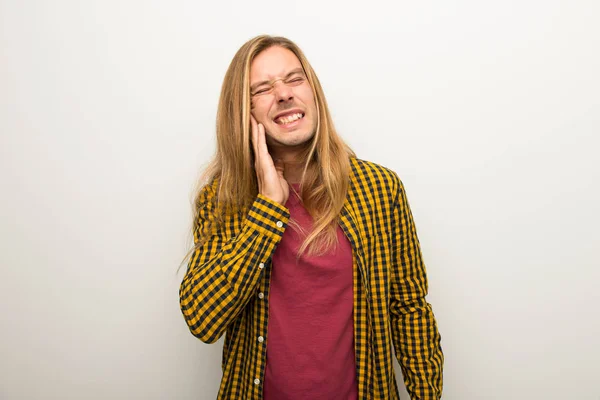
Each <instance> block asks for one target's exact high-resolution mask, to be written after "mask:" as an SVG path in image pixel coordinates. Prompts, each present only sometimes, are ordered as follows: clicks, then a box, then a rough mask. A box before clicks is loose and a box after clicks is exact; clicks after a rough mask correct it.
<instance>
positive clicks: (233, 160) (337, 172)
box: [194, 35, 354, 255]
mask: <svg viewBox="0 0 600 400" xmlns="http://www.w3.org/2000/svg"><path fill="white" fill-rule="evenodd" d="M272 46H280V47H283V48H286V49H288V50H290V51H292V52H293V53H294V54H295V55H296V57H298V60H299V61H300V63H301V65H302V68H303V69H304V73H305V74H306V77H307V81H308V82H309V84H310V86H311V88H312V91H313V95H314V99H315V103H316V108H317V128H316V132H315V135H314V136H313V138H312V139H311V140H312V143H311V145H310V146H308V148H307V150H306V152H305V154H303V159H305V160H306V163H305V165H304V170H303V174H302V179H301V182H300V188H301V191H300V196H301V198H302V202H303V205H304V207H305V208H306V210H307V211H308V213H309V214H310V215H311V216H312V218H313V229H312V231H311V232H306V235H305V239H304V242H303V244H302V246H301V247H300V250H299V253H300V254H302V253H304V252H305V251H307V252H308V254H311V255H317V254H323V253H324V252H326V251H328V250H330V249H332V248H334V247H335V245H336V244H337V235H336V227H337V218H338V215H339V213H340V211H341V209H342V207H343V205H344V201H345V198H346V193H347V190H348V179H349V169H350V157H353V156H354V152H353V151H352V150H351V149H350V148H349V147H348V146H347V145H346V144H345V143H344V142H343V140H342V139H341V138H340V137H339V135H338V134H337V132H336V130H335V128H334V125H333V122H332V119H331V114H330V112H329V108H328V107H327V101H326V100H325V95H324V93H323V88H322V87H321V84H320V82H319V79H318V78H317V75H316V74H315V72H314V70H313V68H312V67H311V65H310V63H309V62H308V60H307V59H306V57H305V56H304V53H303V52H302V50H300V48H299V47H298V46H297V45H296V44H295V43H293V42H292V41H290V40H289V39H286V38H284V37H273V36H267V35H262V36H257V37H255V38H253V39H251V40H249V41H248V42H246V43H245V44H244V45H243V46H242V47H241V48H240V49H239V50H238V51H237V53H236V54H235V56H234V57H233V60H232V61H231V64H230V65H229V68H228V69H227V73H226V74H225V78H224V80H223V86H222V88H221V96H220V99H219V105H218V111H217V126H216V128H217V150H216V154H215V156H214V158H213V159H212V161H211V162H210V164H209V165H208V167H207V168H206V170H205V172H204V174H203V175H202V178H201V180H200V183H199V185H198V190H197V192H196V194H195V197H194V204H195V212H196V213H195V215H197V213H198V211H199V210H200V208H201V207H203V204H200V202H201V199H200V197H201V193H202V185H204V184H211V183H214V182H215V180H217V181H218V190H217V196H216V199H215V201H216V204H218V206H217V207H214V208H213V210H215V212H216V213H217V214H218V215H215V218H213V219H212V221H213V223H215V224H219V223H221V222H222V221H223V218H224V217H225V214H226V213H228V212H231V211H232V209H235V210H243V209H247V208H248V207H250V206H251V205H252V203H253V202H254V200H255V199H256V196H257V194H258V182H257V178H256V172H255V169H254V154H253V151H252V145H251V141H250V135H251V127H250V108H251V103H250V66H251V64H252V61H253V60H254V58H255V57H256V56H257V55H258V54H259V53H261V52H262V51H264V50H266V49H268V48H270V47H272ZM292 224H293V221H292ZM204 228H205V229H203V233H204V234H206V233H207V232H211V231H214V230H213V229H214V227H204ZM199 236H202V235H201V234H199ZM203 239H207V238H203V237H200V239H199V240H197V242H196V246H195V247H196V248H198V247H199V246H201V245H202V243H203V242H204V240H203Z"/></svg>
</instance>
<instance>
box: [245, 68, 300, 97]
mask: <svg viewBox="0 0 600 400" xmlns="http://www.w3.org/2000/svg"><path fill="white" fill-rule="evenodd" d="M300 72H301V73H304V69H303V68H302V67H298V68H295V69H293V70H291V71H290V72H288V74H287V75H286V76H285V77H284V78H283V80H286V79H287V78H289V77H290V76H292V75H294V74H297V73H300ZM276 80H277V79H271V80H266V81H260V82H257V83H255V84H253V85H251V86H250V91H251V92H254V91H255V90H256V88H257V87H259V86H262V85H266V84H269V83H272V82H274V81H276Z"/></svg>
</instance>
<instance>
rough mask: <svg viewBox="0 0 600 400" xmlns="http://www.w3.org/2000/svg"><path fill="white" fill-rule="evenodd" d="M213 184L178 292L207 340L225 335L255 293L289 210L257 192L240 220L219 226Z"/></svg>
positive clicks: (203, 200)
mask: <svg viewBox="0 0 600 400" xmlns="http://www.w3.org/2000/svg"><path fill="white" fill-rule="evenodd" d="M214 196H215V194H214V188H212V187H211V186H209V185H207V186H206V187H205V188H204V189H203V192H202V193H201V195H200V197H199V204H200V207H199V212H198V216H197V218H198V219H197V223H196V228H195V230H194V241H195V243H196V244H198V243H200V245H199V246H196V249H195V251H194V253H193V255H192V256H191V258H190V261H189V263H188V270H187V272H186V274H185V276H184V278H183V281H182V282H181V286H180V290H179V299H180V307H181V311H182V313H183V316H184V318H185V320H186V322H187V324H188V326H189V328H190V331H191V332H192V334H193V335H194V336H196V337H197V338H199V339H200V340H202V341H203V342H206V343H213V342H215V341H216V340H218V339H219V337H221V335H222V334H223V333H224V332H225V331H226V330H227V327H228V326H229V325H230V324H231V323H232V322H233V321H234V320H235V318H236V317H237V316H238V314H239V313H240V311H242V309H243V308H244V307H245V306H246V304H247V303H248V301H249V300H250V298H251V297H252V294H253V293H254V292H255V291H256V288H257V286H258V283H259V282H260V279H261V276H262V274H263V273H264V267H265V265H266V264H267V263H269V262H270V259H271V256H272V254H273V252H274V251H275V248H276V247H277V244H278V243H279V242H280V241H281V238H282V235H283V232H284V231H285V228H286V226H287V223H288V221H289V211H288V210H287V208H285V207H284V206H282V205H281V204H279V203H277V202H274V201H273V200H271V199H269V198H268V197H265V196H262V195H260V194H259V195H258V196H257V198H256V200H255V201H254V203H253V204H252V205H251V207H250V208H249V209H248V212H247V214H246V216H245V218H243V220H242V221H240V222H236V221H235V218H233V217H232V218H231V219H230V220H228V219H227V218H226V220H225V221H222V223H220V224H219V225H218V228H216V224H214V223H213V222H214V219H215V210H214V205H213V199H214Z"/></svg>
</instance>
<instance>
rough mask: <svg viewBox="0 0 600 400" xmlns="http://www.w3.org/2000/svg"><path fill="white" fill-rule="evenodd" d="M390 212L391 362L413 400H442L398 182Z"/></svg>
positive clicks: (422, 283) (421, 277)
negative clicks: (393, 356) (395, 362)
mask: <svg viewBox="0 0 600 400" xmlns="http://www.w3.org/2000/svg"><path fill="white" fill-rule="evenodd" d="M397 184H398V190H397V194H396V200H395V202H394V207H393V230H394V231H393V238H394V239H393V243H394V248H393V254H394V268H393V269H392V271H391V282H390V294H391V297H390V315H391V324H392V336H393V341H394V348H395V351H396V357H397V359H398V362H399V364H400V367H401V369H402V374H403V376H404V383H405V385H406V389H407V391H408V393H409V394H410V397H411V399H412V400H417V399H418V400H434V399H436V400H437V399H440V398H441V396H442V383H443V379H442V371H443V363H444V355H443V353H442V348H441V344H440V341H441V338H440V334H439V331H438V328H437V323H436V321H435V318H434V315H433V311H432V309H431V305H430V304H429V303H427V302H426V300H425V296H426V294H427V275H426V270H425V265H424V263H423V259H422V255H421V250H420V246H419V240H418V238H417V232H416V228H415V225H414V222H413V217H412V213H411V211H410V207H409V205H408V201H407V198H406V194H405V191H404V187H403V185H402V182H401V181H400V180H399V179H398V181H397Z"/></svg>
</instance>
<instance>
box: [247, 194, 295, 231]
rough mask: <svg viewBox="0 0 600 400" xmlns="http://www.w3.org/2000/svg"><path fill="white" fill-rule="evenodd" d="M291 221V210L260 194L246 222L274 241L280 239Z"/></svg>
mask: <svg viewBox="0 0 600 400" xmlns="http://www.w3.org/2000/svg"><path fill="white" fill-rule="evenodd" d="M289 220H290V212H289V210H288V209H287V208H286V207H284V206H282V205H281V204H279V203H277V202H276V201H273V200H271V199H270V198H268V197H266V196H263V195H262V194H259V195H258V196H257V197H256V200H254V203H253V204H252V206H251V207H250V210H249V212H248V217H247V219H246V222H247V223H248V224H249V226H250V227H251V228H254V229H255V230H257V231H258V232H260V233H262V234H264V235H267V236H269V237H271V238H273V239H280V238H281V236H282V235H283V232H285V228H286V226H287V224H288V222H289Z"/></svg>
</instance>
